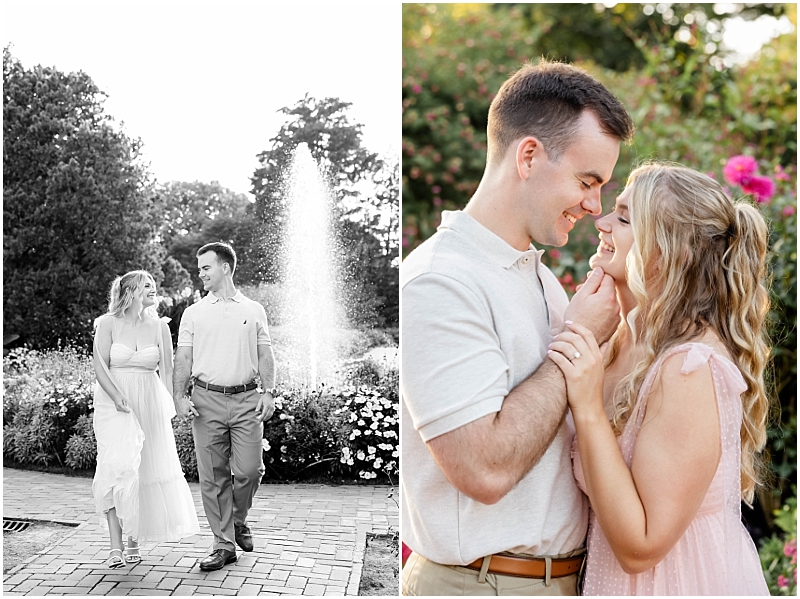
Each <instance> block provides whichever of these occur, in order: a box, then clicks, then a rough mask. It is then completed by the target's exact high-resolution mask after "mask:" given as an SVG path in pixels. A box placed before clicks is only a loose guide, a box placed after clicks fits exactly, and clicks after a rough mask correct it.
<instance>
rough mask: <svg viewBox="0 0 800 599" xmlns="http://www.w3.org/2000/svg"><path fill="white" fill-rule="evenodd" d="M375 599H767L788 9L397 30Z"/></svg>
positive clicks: (787, 567)
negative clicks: (383, 559) (384, 547)
mask: <svg viewBox="0 0 800 599" xmlns="http://www.w3.org/2000/svg"><path fill="white" fill-rule="evenodd" d="M402 18H403V75H402V77H403V79H402V102H403V106H402V110H403V124H402V146H401V156H402V159H401V161H402V210H401V212H402V225H401V226H402V254H403V262H402V264H401V267H400V289H401V290H400V298H401V299H400V313H401V314H400V338H401V344H400V356H401V357H400V395H401V398H400V402H401V423H402V424H401V459H402V469H401V475H400V488H401V495H402V502H401V518H400V520H401V542H402V544H401V547H402V556H403V569H402V573H401V593H402V594H403V595H423V596H433V595H466V596H483V595H577V594H586V595H693V596H696V595H768V594H773V595H795V594H796V592H797V569H796V565H797V498H796V497H797V487H796V484H797V451H796V445H797V442H796V435H797V418H796V388H797V368H796V366H797V337H796V329H797V311H796V310H797V302H796V298H797V215H796V208H797V196H796V184H797V82H796V72H797V33H796V26H797V12H796V5H794V4H722V3H716V4H678V3H675V4H673V3H658V4H655V3H646V4H615V3H603V4H599V3H594V4H560V3H559V4H555V3H553V4H544V3H543V4H517V3H515V4H404V5H403V15H402Z"/></svg>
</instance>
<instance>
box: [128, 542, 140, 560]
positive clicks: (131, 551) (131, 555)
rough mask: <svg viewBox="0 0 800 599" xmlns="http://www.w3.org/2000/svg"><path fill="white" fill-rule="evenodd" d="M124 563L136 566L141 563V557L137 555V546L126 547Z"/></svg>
mask: <svg viewBox="0 0 800 599" xmlns="http://www.w3.org/2000/svg"><path fill="white" fill-rule="evenodd" d="M125 561H126V562H127V563H129V564H138V563H139V562H140V561H142V556H141V555H140V554H139V546H138V545H136V547H128V548H127V549H125Z"/></svg>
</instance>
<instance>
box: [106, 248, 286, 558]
mask: <svg viewBox="0 0 800 599" xmlns="http://www.w3.org/2000/svg"><path fill="white" fill-rule="evenodd" d="M197 266H198V270H199V273H200V279H201V280H202V281H203V287H204V288H205V290H206V291H208V294H207V295H206V296H205V297H204V298H203V299H202V300H200V301H199V302H197V303H195V304H194V305H192V306H190V307H189V308H187V309H186V311H185V312H184V313H183V317H182V319H181V323H180V331H179V334H178V349H177V352H176V353H175V358H174V361H173V351H172V337H171V336H170V331H169V327H168V326H167V323H166V322H165V321H163V320H160V319H158V318H157V317H156V315H155V313H154V311H153V309H152V308H153V306H154V304H155V297H156V284H155V281H154V280H153V277H152V276H151V275H150V274H149V273H148V272H146V271H143V270H137V271H132V272H129V273H127V274H125V275H123V276H121V277H117V278H116V279H115V280H114V282H113V283H112V286H111V293H110V296H109V306H108V312H107V313H106V314H104V315H103V316H100V317H99V318H98V319H97V320H96V321H95V339H94V354H93V362H94V368H95V373H96V375H97V383H96V385H95V389H94V432H95V437H96V438H97V467H96V470H95V477H94V482H93V484H92V491H93V494H94V499H95V505H96V509H97V512H98V515H99V516H100V518H101V521H102V522H103V523H105V524H107V525H108V529H109V535H110V540H111V550H110V554H109V557H108V560H107V561H106V565H107V566H108V567H110V568H122V567H124V566H125V565H126V563H127V564H132V565H135V564H137V563H138V562H140V561H141V559H142V557H141V554H140V551H139V543H141V542H154V543H157V542H161V541H176V540H179V539H181V538H183V537H186V536H189V535H192V534H197V533H199V532H200V528H199V524H198V521H197V514H196V511H195V506H194V501H193V500H192V495H191V492H190V491H189V486H188V485H187V483H186V479H185V478H184V475H183V471H182V470H181V465H180V461H179V459H178V453H177V448H176V445H175V437H174V434H173V431H172V424H171V419H172V417H173V416H175V415H176V414H180V415H181V416H185V415H187V414H190V415H191V416H192V432H193V437H194V445H195V451H196V454H197V470H198V474H199V477H200V489H201V493H202V498H203V508H204V510H205V514H206V518H207V519H208V522H209V525H210V527H211V531H212V532H213V534H214V545H213V551H212V553H211V555H209V556H208V557H206V558H205V559H202V560H200V569H201V570H218V569H220V568H222V567H224V566H225V565H226V564H230V563H232V562H235V561H236V545H238V546H239V547H240V548H241V549H242V550H243V551H253V537H252V532H251V530H250V527H249V525H248V524H247V513H248V511H249V509H250V506H251V505H252V503H253V497H254V496H255V493H256V491H257V490H258V486H259V484H260V483H261V477H262V476H263V474H264V471H265V470H264V464H263V462H262V458H261V454H262V437H263V430H264V425H263V422H264V420H266V419H268V418H269V417H271V416H272V413H273V412H274V410H275V405H274V401H273V398H272V392H271V389H272V387H274V385H275V358H274V355H273V351H272V345H271V341H270V337H269V330H268V326H267V316H266V313H265V311H264V308H263V306H261V305H260V304H258V303H257V302H254V301H252V300H250V299H248V298H246V297H244V296H243V295H242V293H241V292H240V291H237V290H236V288H235V286H234V284H233V273H234V271H235V269H236V254H235V252H234V250H233V248H232V247H231V246H229V245H228V244H225V243H209V244H206V245H204V246H203V247H201V248H200V249H199V250H198V252H197ZM190 378H191V379H192V380H193V383H194V387H193V391H192V396H191V400H190V399H188V398H187V397H185V392H186V387H187V384H188V382H189V379H190ZM257 378H260V381H261V386H262V387H263V390H262V391H259V390H258V387H259V385H258V384H257V383H256V382H255V380H256V379H257ZM125 537H127V546H124V541H123V539H124V538H125Z"/></svg>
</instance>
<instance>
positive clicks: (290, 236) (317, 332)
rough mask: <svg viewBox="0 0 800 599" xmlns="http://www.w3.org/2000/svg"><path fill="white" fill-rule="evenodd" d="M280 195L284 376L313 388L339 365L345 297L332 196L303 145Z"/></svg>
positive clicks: (294, 158)
mask: <svg viewBox="0 0 800 599" xmlns="http://www.w3.org/2000/svg"><path fill="white" fill-rule="evenodd" d="M285 191H286V204H287V208H288V222H287V227H286V232H285V238H284V243H283V258H282V265H283V276H282V279H283V294H282V295H283V301H282V304H283V305H282V314H283V325H284V326H283V328H284V332H285V336H286V339H285V341H286V348H287V350H288V355H287V357H288V358H289V359H288V360H287V364H288V368H289V369H290V372H289V373H287V374H288V375H289V378H290V379H292V380H294V381H297V382H302V383H304V384H306V385H308V386H309V387H311V388H312V389H315V388H316V387H317V384H318V383H319V382H320V381H323V380H326V378H327V377H328V376H329V375H330V374H331V373H332V371H333V369H334V368H335V367H336V365H337V362H338V353H339V352H338V347H339V337H340V332H341V330H342V327H343V324H344V322H343V311H342V309H341V305H342V301H343V300H344V298H343V297H342V290H341V289H340V288H339V281H338V278H337V276H336V273H337V272H338V271H339V268H338V266H339V265H338V260H337V255H338V252H337V251H336V248H335V243H334V239H333V235H332V223H331V194H330V191H329V189H328V186H327V185H326V183H325V181H324V180H323V178H322V176H321V174H320V171H319V168H318V166H317V163H316V162H315V161H314V158H313V157H312V156H311V151H310V150H309V149H308V145H307V144H305V143H302V144H299V145H298V146H297V148H296V150H295V153H294V157H293V159H292V165H291V171H290V174H289V177H288V179H287V181H286V184H285Z"/></svg>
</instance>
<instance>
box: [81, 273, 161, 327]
mask: <svg viewBox="0 0 800 599" xmlns="http://www.w3.org/2000/svg"><path fill="white" fill-rule="evenodd" d="M148 280H149V281H150V282H151V283H153V285H154V286H155V280H154V279H153V275H151V274H150V273H149V272H147V271H146V270H132V271H130V272H127V273H125V274H124V275H122V276H121V277H117V278H116V279H114V280H113V281H112V282H111V290H110V291H109V293H108V311H107V312H106V313H105V314H103V316H107V315H111V316H122V315H123V314H124V313H125V310H127V309H128V308H130V307H131V304H133V296H134V294H135V293H136V292H137V291H138V290H140V289H143V288H144V284H145V283H146V282H147V281H148ZM142 312H143V313H144V314H148V315H150V316H153V317H155V316H156V313H155V306H152V307H150V308H145V309H144V310H142ZM103 316H100V317H99V318H98V319H96V320H95V323H94V325H95V328H96V327H97V323H98V321H99V320H100V318H102V317H103Z"/></svg>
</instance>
